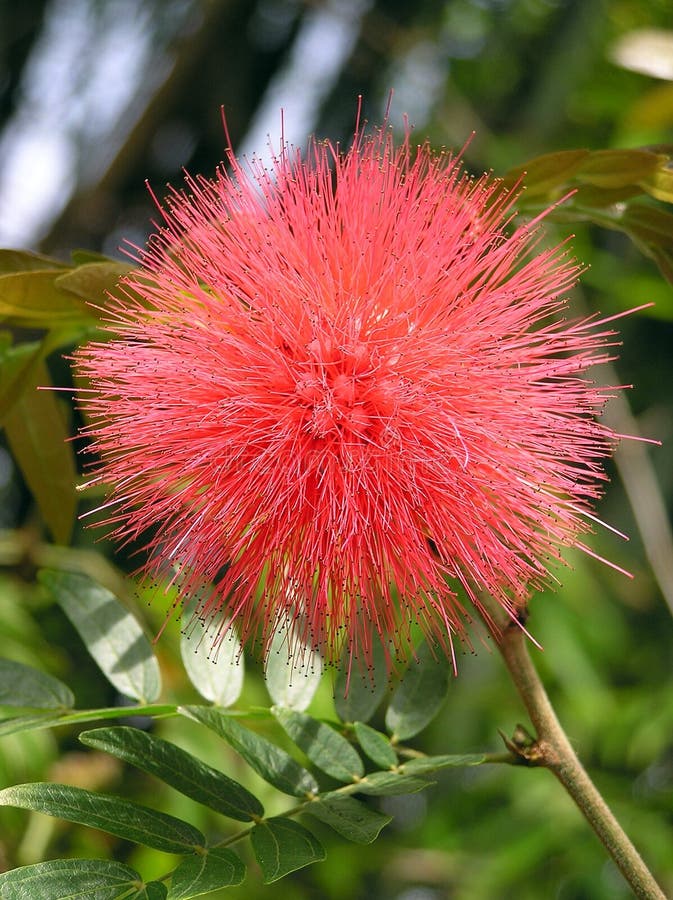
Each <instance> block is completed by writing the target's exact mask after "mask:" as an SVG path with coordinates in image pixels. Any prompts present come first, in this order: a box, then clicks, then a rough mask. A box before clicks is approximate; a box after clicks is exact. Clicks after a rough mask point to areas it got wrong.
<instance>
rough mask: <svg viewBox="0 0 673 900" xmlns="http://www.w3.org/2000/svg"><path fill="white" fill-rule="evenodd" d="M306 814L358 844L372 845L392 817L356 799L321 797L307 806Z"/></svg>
mask: <svg viewBox="0 0 673 900" xmlns="http://www.w3.org/2000/svg"><path fill="white" fill-rule="evenodd" d="M305 812H307V813H308V814H309V815H311V816H314V817H315V818H316V819H319V820H320V821H321V822H324V823H325V824H326V825H329V826H330V828H333V829H334V830H335V831H336V832H337V833H338V834H340V835H342V836H343V837H345V838H347V839H348V840H349V841H354V842H355V843H357V844H371V842H372V841H375V840H376V838H377V837H378V836H379V833H380V832H381V829H382V828H384V827H385V826H386V825H387V824H388V822H390V821H391V816H386V815H384V814H383V813H380V812H377V811H376V810H374V809H370V808H369V807H368V806H365V804H364V803H362V802H361V801H360V800H356V799H355V798H354V797H334V796H332V797H329V798H327V799H323V798H322V797H319V798H317V799H316V800H314V801H313V802H312V803H309V804H308V805H307V806H306V809H305Z"/></svg>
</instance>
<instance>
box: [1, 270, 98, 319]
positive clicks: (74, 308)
mask: <svg viewBox="0 0 673 900" xmlns="http://www.w3.org/2000/svg"><path fill="white" fill-rule="evenodd" d="M63 272H64V270H63V269H62V268H53V269H36V270H34V271H30V272H14V273H12V274H10V275H0V319H4V321H5V322H6V323H7V324H8V325H18V326H21V327H23V328H47V329H50V328H54V327H55V326H57V325H58V326H61V325H64V324H68V325H86V324H91V322H94V321H95V320H96V319H95V316H94V315H93V312H92V310H91V309H90V308H89V307H87V305H86V303H84V302H83V300H82V299H81V298H80V297H78V296H76V295H75V294H73V293H70V292H68V291H63V290H59V288H58V287H57V286H56V280H57V279H58V277H59V276H61V275H63Z"/></svg>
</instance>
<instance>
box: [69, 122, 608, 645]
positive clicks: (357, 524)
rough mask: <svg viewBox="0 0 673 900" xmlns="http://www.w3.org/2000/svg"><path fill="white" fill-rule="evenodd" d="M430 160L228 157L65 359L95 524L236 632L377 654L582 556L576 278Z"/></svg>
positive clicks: (446, 163) (367, 149)
mask: <svg viewBox="0 0 673 900" xmlns="http://www.w3.org/2000/svg"><path fill="white" fill-rule="evenodd" d="M511 203H512V198H511V195H507V194H506V193H504V192H503V191H502V189H501V187H500V186H499V184H498V183H497V182H493V181H491V180H489V179H488V178H487V177H486V176H485V177H483V178H480V179H476V180H473V179H470V178H468V177H467V176H465V175H464V174H463V173H462V171H461V168H460V164H459V161H457V160H456V159H455V158H453V157H451V156H450V155H448V154H446V153H440V154H433V152H432V151H431V150H430V148H429V147H428V146H427V145H422V146H419V147H416V148H412V147H411V146H410V141H409V135H407V137H406V139H405V140H404V141H403V142H402V143H401V144H400V145H399V146H396V145H395V144H394V142H393V139H392V137H391V135H390V133H389V132H388V131H387V130H385V129H381V130H380V131H377V132H375V133H374V134H373V135H371V136H366V135H365V134H364V133H363V132H362V131H361V130H360V129H358V131H357V133H356V135H355V138H354V141H353V143H352V145H351V146H350V148H349V149H348V150H347V151H342V150H340V149H339V148H338V147H334V146H333V145H331V144H330V143H318V142H312V143H311V144H310V145H309V149H308V153H307V154H306V155H305V156H302V154H300V153H299V152H298V151H295V150H294V149H292V148H289V147H287V146H283V147H282V148H281V149H280V151H279V153H278V155H277V157H276V159H275V164H274V166H273V170H272V171H270V172H269V171H267V170H266V169H265V168H264V167H263V166H262V164H261V163H260V162H255V161H254V160H253V162H252V163H250V164H249V165H248V164H245V165H244V164H243V163H240V162H239V161H237V160H236V158H235V157H234V156H233V154H230V155H229V171H226V170H225V168H224V167H223V168H222V169H221V170H219V171H218V172H217V174H216V176H215V178H214V179H212V180H207V179H203V178H196V179H192V178H188V179H187V185H186V190H185V191H183V192H178V191H173V192H172V193H171V195H170V196H169V198H168V200H167V202H166V206H165V210H164V213H163V215H164V220H165V221H164V225H163V227H162V228H160V229H159V230H158V232H157V234H156V235H155V236H154V237H153V238H152V239H151V241H150V243H149V245H148V247H147V249H146V250H145V251H143V252H142V255H141V260H140V262H141V268H140V269H139V270H138V271H137V273H136V274H133V275H131V276H130V277H129V279H128V281H127V296H126V297H125V299H124V300H123V301H117V302H114V301H111V304H112V305H111V306H109V307H108V316H107V319H108V321H107V327H108V329H109V331H110V339H109V340H106V341H104V342H103V341H100V342H96V343H91V344H89V345H88V346H86V347H85V348H84V349H83V350H81V351H80V352H79V354H78V357H77V367H78V370H79V372H80V374H82V375H84V376H86V378H87V379H88V380H89V381H90V386H91V390H90V391H82V392H81V393H80V401H81V404H82V406H83V407H84V408H85V409H86V412H87V414H88V416H89V421H90V422H91V424H90V425H89V426H88V427H87V429H86V432H87V433H88V435H89V436H90V438H91V439H92V442H93V447H94V449H95V450H96V451H97V453H98V454H99V457H100V460H101V462H100V465H99V469H98V472H97V474H96V479H97V480H100V481H102V482H104V483H105V484H107V485H108V486H109V492H110V494H109V499H108V503H107V504H106V509H107V510H108V513H107V523H108V525H109V526H111V530H112V533H113V534H114V536H115V537H116V538H117V539H119V540H120V541H121V542H126V541H138V540H140V541H141V542H143V543H144V546H145V547H146V549H147V551H148V557H147V562H146V564H145V570H146V572H147V573H148V574H150V575H153V574H160V573H162V572H165V571H166V568H167V564H168V563H171V564H172V563H174V564H176V565H178V566H179V567H180V572H181V574H180V578H181V582H182V585H183V592H184V593H186V594H190V593H196V592H197V591H201V590H202V587H203V585H204V584H206V583H210V584H212V586H213V587H212V589H211V590H210V592H209V593H208V594H207V600H206V601H205V613H206V614H209V613H212V614H214V615H220V614H221V615H222V618H223V619H224V618H225V617H226V618H227V619H229V620H233V621H234V622H235V623H237V624H238V625H240V626H241V627H242V630H243V633H244V635H248V636H249V635H254V634H257V633H261V634H262V635H264V636H267V637H268V635H269V633H270V632H271V631H272V630H273V629H274V628H275V627H276V626H277V625H278V624H279V623H287V622H289V623H296V627H297V628H299V630H300V631H301V636H302V637H303V638H304V639H305V640H307V641H308V642H309V643H311V644H313V645H316V646H318V647H321V648H328V650H329V651H330V653H332V654H333V653H335V652H336V651H337V649H338V647H339V646H340V645H341V644H343V643H344V642H345V643H346V644H347V645H348V646H349V647H350V649H351V651H352V652H353V653H355V654H358V653H363V654H364V655H365V657H368V656H369V654H370V652H371V645H370V639H371V638H370V635H371V634H374V635H375V636H376V635H378V636H380V637H381V638H382V639H383V640H384V641H386V640H388V639H392V641H393V643H394V644H395V645H396V646H397V647H398V648H400V647H403V646H404V644H405V643H406V641H407V640H408V629H409V626H410V624H412V623H416V622H417V623H420V625H421V627H422V628H423V629H424V630H425V631H426V633H428V634H429V635H430V636H431V637H434V638H435V639H437V640H439V642H440V643H442V644H444V645H445V646H447V647H448V646H450V644H451V636H452V635H454V634H459V635H461V634H462V633H463V631H464V620H465V618H466V616H467V617H468V618H469V612H467V611H466V609H465V608H464V605H463V603H464V601H461V600H460V599H459V596H462V597H463V598H467V599H468V601H471V602H472V603H478V602H479V600H478V595H479V593H480V592H482V591H485V592H487V593H488V594H490V595H491V596H492V597H494V598H495V599H496V600H497V601H499V602H500V603H501V604H502V606H503V607H504V608H505V609H506V610H507V611H508V612H509V613H510V614H512V615H515V614H516V610H517V608H518V606H519V605H520V604H521V603H523V602H525V600H526V598H527V596H528V594H529V592H530V590H531V589H532V588H535V587H537V586H539V585H540V584H542V583H544V581H545V580H546V577H547V574H548V572H547V566H548V564H549V561H554V560H556V559H558V558H559V552H560V549H561V548H562V547H563V546H582V544H581V542H580V535H581V533H582V532H584V531H586V530H587V525H586V515H587V513H589V510H590V508H591V504H592V502H593V501H594V500H595V498H596V497H597V496H598V494H599V493H600V490H599V488H600V484H601V481H602V480H603V479H604V475H603V473H602V468H601V463H602V460H603V458H604V457H605V456H606V455H608V454H609V452H610V450H611V444H612V436H611V434H610V432H609V431H608V429H607V428H606V427H604V426H602V425H601V424H600V423H598V422H597V421H596V418H595V415H596V413H597V411H598V410H599V409H600V407H601V406H602V403H603V401H604V399H605V397H604V394H603V392H602V391H601V389H599V388H596V387H594V386H593V385H592V383H591V382H590V381H588V380H586V379H585V378H584V376H583V373H584V372H585V370H586V369H587V368H588V367H590V366H591V365H592V364H594V363H595V362H597V361H602V360H604V359H605V358H606V352H607V351H606V347H607V346H608V342H609V338H610V335H611V332H609V331H607V330H605V328H603V327H601V324H600V323H596V322H595V321H591V320H585V321H566V320H564V318H563V313H564V308H565V300H564V295H565V294H566V293H567V291H568V289H569V287H570V286H571V284H572V282H573V281H574V279H575V277H576V274H577V266H576V265H575V264H574V263H573V262H572V260H569V259H568V258H567V256H566V254H565V252H564V251H563V250H562V249H559V248H555V249H543V248H541V245H540V235H539V233H538V226H537V224H536V223H532V224H531V223H529V224H528V225H524V226H521V227H518V228H514V227H513V226H512V224H511V222H510V219H511V213H510V208H511Z"/></svg>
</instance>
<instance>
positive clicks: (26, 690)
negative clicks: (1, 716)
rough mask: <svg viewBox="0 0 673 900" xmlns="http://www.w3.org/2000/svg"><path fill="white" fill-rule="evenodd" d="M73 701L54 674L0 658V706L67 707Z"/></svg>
mask: <svg viewBox="0 0 673 900" xmlns="http://www.w3.org/2000/svg"><path fill="white" fill-rule="evenodd" d="M74 705H75V698H74V697H73V694H72V691H71V690H70V688H69V687H68V686H67V685H65V684H63V682H62V681H59V680H58V678H54V677H53V676H52V675H47V673H46V672H40V671H39V670H38V669H33V668H31V667H30V666H24V665H23V663H19V662H14V661H13V660H11V659H0V706H29V707H33V708H36V709H71V708H72V707H73V706H74Z"/></svg>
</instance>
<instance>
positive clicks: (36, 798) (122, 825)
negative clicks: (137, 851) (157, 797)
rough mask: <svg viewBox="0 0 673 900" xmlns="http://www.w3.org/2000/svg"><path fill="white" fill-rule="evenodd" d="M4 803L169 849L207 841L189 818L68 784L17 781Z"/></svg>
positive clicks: (0, 798) (2, 794)
mask: <svg viewBox="0 0 673 900" xmlns="http://www.w3.org/2000/svg"><path fill="white" fill-rule="evenodd" d="M0 806H15V807H18V808H20V809H31V810H34V811H35V812H41V813H45V814H46V815H48V816H57V817H58V818H60V819H65V820H66V821H68V822H78V823H79V824H80V825H88V826H89V827H90V828H98V829H100V830H101V831H106V832H108V834H114V835H116V836H117V837H120V838H124V840H128V841H135V843H137V844H144V845H145V846H147V847H154V849H155V850H163V851H165V852H166V853H187V852H191V851H193V850H194V849H195V848H196V847H203V845H204V844H205V838H204V836H203V835H202V834H201V832H200V831H199V830H198V829H196V828H194V826H193V825H190V824H189V823H188V822H183V821H182V820H181V819H176V818H175V817H174V816H169V815H166V813H162V812H157V811H156V810H154V809H149V808H148V807H147V806H140V805H139V804H137V803H132V802H131V801H130V800H122V799H121V798H119V797H112V796H110V795H109V794H96V793H94V792H93V791H86V790H84V789H83V788H78V787H73V786H72V785H68V784H51V783H48V782H35V783H34V784H17V785H14V786H13V787H8V788H5V789H4V790H3V791H0Z"/></svg>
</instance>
